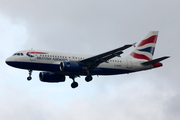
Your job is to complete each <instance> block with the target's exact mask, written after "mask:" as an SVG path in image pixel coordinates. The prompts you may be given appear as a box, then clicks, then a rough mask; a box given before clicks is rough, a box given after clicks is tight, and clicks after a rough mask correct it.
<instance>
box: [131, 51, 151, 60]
mask: <svg viewBox="0 0 180 120" xmlns="http://www.w3.org/2000/svg"><path fill="white" fill-rule="evenodd" d="M131 56H133V57H134V58H137V59H145V60H148V61H150V60H151V59H150V58H148V57H147V56H145V55H142V54H137V53H135V52H132V53H131Z"/></svg>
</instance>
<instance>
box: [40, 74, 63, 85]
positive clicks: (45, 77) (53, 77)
mask: <svg viewBox="0 0 180 120" xmlns="http://www.w3.org/2000/svg"><path fill="white" fill-rule="evenodd" d="M39 79H40V80H41V81H42V82H51V83H54V82H64V81H65V79H66V77H65V75H60V74H56V73H53V72H40V73H39Z"/></svg>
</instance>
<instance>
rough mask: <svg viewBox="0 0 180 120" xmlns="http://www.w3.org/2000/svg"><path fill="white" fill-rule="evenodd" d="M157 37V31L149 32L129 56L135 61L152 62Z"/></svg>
mask: <svg viewBox="0 0 180 120" xmlns="http://www.w3.org/2000/svg"><path fill="white" fill-rule="evenodd" d="M157 37H158V31H150V32H149V33H148V34H147V36H146V37H145V38H144V39H143V40H142V41H141V43H140V44H139V45H138V46H137V47H136V49H135V50H134V51H133V52H132V53H131V54H130V56H131V57H133V58H135V59H142V60H148V61H149V60H152V58H153V55H154V50H155V45H156V41H157Z"/></svg>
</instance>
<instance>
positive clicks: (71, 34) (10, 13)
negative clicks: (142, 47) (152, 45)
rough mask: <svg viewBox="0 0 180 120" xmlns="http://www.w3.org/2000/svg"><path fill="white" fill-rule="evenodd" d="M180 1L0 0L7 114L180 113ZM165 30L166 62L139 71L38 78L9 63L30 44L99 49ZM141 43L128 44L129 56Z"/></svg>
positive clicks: (161, 42)
mask: <svg viewBox="0 0 180 120" xmlns="http://www.w3.org/2000/svg"><path fill="white" fill-rule="evenodd" d="M179 12H180V1H178V0H171V1H169V0H146V1H142V0H136V1H130V0H127V1H122V0H121V1H117V0H111V1H103V0H99V1H97V0H96V1H95V0H91V1H84V0H78V1H77V0H76V1H71V0H66V1H65V0H59V1H57V0H36V1H30V0H16V1H14V0H0V40H1V44H0V53H1V54H0V56H1V59H0V65H1V68H2V69H1V73H0V75H1V79H0V82H1V84H0V94H1V96H0V105H1V108H0V118H1V119H6V120H11V119H15V120H24V119H26V120H30V119H44V120H49V119H55V120H56V119H64V120H79V119H84V120H91V119H104V120H109V119H111V120H119V119H126V120H134V119H138V120H144V119H146V120H152V119H153V120H154V119H156V120H169V119H174V120H179V119H180V115H179V112H180V104H179V101H180V87H179V85H180V82H179V79H180V74H179V67H180V65H179V58H180V56H179V53H178V52H179V50H180V48H179V44H180V42H179V39H180V37H179V31H180V24H179V21H180V15H179ZM151 30H157V31H159V36H158V42H157V45H156V50H155V55H154V58H158V57H162V56H164V55H169V56H171V58H170V59H167V60H165V61H163V64H164V66H163V67H162V68H157V69H153V70H148V71H142V72H139V73H132V74H128V75H126V74H125V75H117V76H99V77H94V79H93V81H92V82H90V83H86V82H85V80H84V77H81V78H77V82H79V87H78V88H77V89H74V90H73V89H71V87H70V84H71V82H72V80H71V79H69V78H68V77H66V79H67V80H66V82H65V83H59V84H48V83H42V82H40V81H39V78H38V73H39V72H35V71H34V72H33V76H32V77H33V80H32V81H30V82H28V81H27V80H26V77H27V76H28V72H27V71H25V70H20V69H15V68H11V67H9V66H7V65H6V64H5V62H4V61H5V59H6V58H7V57H9V56H11V55H12V54H13V53H14V52H16V51H19V50H23V49H31V48H33V49H41V50H51V51H60V52H71V53H83V54H99V53H101V52H105V51H108V50H111V49H114V48H117V47H120V46H123V45H125V44H129V43H134V42H138V43H139V42H140V41H141V40H142V39H143V38H144V37H145V36H146V34H147V33H148V32H149V31H151ZM133 49H134V48H129V49H128V50H126V51H124V52H125V53H124V54H123V55H122V56H127V55H128V54H129V53H130V52H131V51H132V50H133Z"/></svg>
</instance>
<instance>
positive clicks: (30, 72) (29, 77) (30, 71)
mask: <svg viewBox="0 0 180 120" xmlns="http://www.w3.org/2000/svg"><path fill="white" fill-rule="evenodd" d="M28 71H29V76H28V77H27V80H28V81H30V80H31V79H32V77H31V75H32V70H28Z"/></svg>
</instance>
